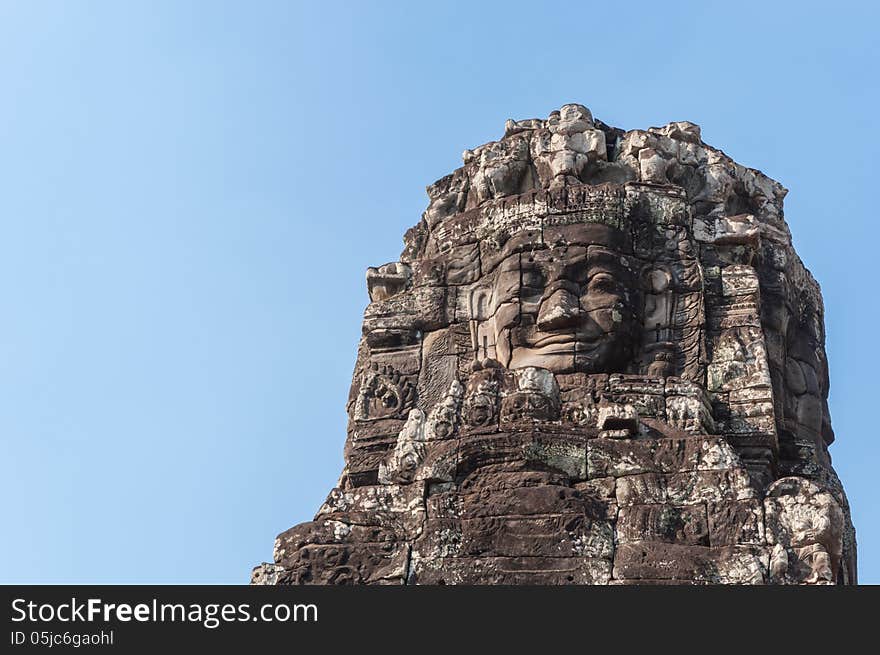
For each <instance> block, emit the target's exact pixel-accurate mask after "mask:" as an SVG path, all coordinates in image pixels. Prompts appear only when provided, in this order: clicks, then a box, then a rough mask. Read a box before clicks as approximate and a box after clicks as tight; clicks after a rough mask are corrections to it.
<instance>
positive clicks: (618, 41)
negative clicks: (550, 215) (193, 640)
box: [0, 0, 880, 583]
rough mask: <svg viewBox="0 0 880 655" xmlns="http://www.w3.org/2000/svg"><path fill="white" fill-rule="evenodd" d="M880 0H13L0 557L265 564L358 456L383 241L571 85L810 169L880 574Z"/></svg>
mask: <svg viewBox="0 0 880 655" xmlns="http://www.w3.org/2000/svg"><path fill="white" fill-rule="evenodd" d="M710 4H711V5H713V6H711V7H710V6H709V5H710ZM716 4H717V7H716V6H715V5H716ZM878 23H880V11H878V9H877V4H876V3H869V2H862V3H852V2H835V3H831V4H829V3H810V2H784V3H783V2H779V3H776V2H736V3H731V2H727V3H708V2H691V3H676V2H663V3H657V2H644V3H641V2H617V3H608V2H597V3H591V2H581V3H552V4H550V3H547V4H546V5H545V4H542V3H538V2H525V3H520V2H510V1H507V2H473V1H470V2H462V3H452V2H430V3H429V2H425V3H419V4H418V6H416V3H413V2H400V3H379V2H369V3H367V2H363V3H353V2H352V3H346V2H313V3H307V4H305V3H303V4H300V3H296V2H258V1H250V2H237V3H230V2H225V3H223V2H207V1H205V2H170V1H169V2H159V1H155V0H154V1H151V2H135V1H132V0H128V1H126V2H98V1H92V2H84V1H83V2H41V1H34V0H27V1H26V0H20V1H19V2H9V1H0V85H2V86H0V180H2V184H0V225H2V230H0V307H2V319H0V496H2V501H0V508H2V513H0V521H2V539H0V581H2V582H96V583H98V582H103V583H114V582H143V583H148V582H168V583H175V582H181V583H197V582H201V583H215V582H216V583H237V582H245V581H247V579H248V575H249V572H250V568H251V567H252V566H253V565H254V564H257V563H259V562H260V561H263V560H269V559H271V552H272V542H273V539H274V537H275V535H276V534H277V533H279V532H281V531H282V530H284V529H286V528H288V527H290V526H292V525H293V524H295V523H298V522H300V521H304V520H309V519H310V518H311V516H312V515H313V513H314V511H315V510H316V509H317V507H318V506H319V504H320V503H321V501H322V500H323V498H324V497H325V495H326V493H327V491H329V489H330V488H331V487H332V485H333V483H334V482H335V481H336V479H337V476H338V474H339V471H340V469H341V466H342V446H343V441H344V438H345V414H344V405H345V401H346V397H347V393H348V386H349V381H350V376H351V370H352V367H353V364H354V358H355V350H356V345H357V341H358V336H359V331H360V322H361V315H362V311H363V308H364V306H365V304H366V302H367V295H366V290H365V285H364V270H365V269H366V267H367V266H369V265H377V264H382V263H384V262H387V261H393V260H396V259H397V256H398V254H399V252H400V249H401V236H402V234H403V232H404V231H405V230H406V228H408V227H409V226H410V225H412V224H414V223H415V222H417V221H418V219H419V215H420V213H421V212H422V210H423V209H424V207H425V205H426V196H425V193H424V187H425V185H427V184H428V183H430V182H432V181H434V180H435V179H437V178H439V177H440V176H442V175H444V174H446V173H447V172H449V171H451V170H452V169H454V168H455V167H456V166H458V165H459V163H460V155H461V152H462V150H463V149H464V148H466V147H473V146H476V145H478V144H481V143H483V142H485V141H488V140H490V139H495V138H498V137H499V136H500V135H501V134H502V131H503V125H504V120H505V119H506V118H509V117H514V118H526V117H532V116H539V117H543V116H546V115H547V113H548V112H549V111H550V110H552V109H554V108H557V107H559V106H560V105H561V104H563V103H565V102H580V103H583V104H585V105H587V106H589V107H590V108H591V109H592V110H593V113H594V114H595V115H596V116H597V117H599V118H601V119H602V120H604V121H606V122H608V123H611V124H614V125H617V126H619V127H623V128H626V129H632V128H637V127H647V126H650V125H660V124H664V123H666V122H668V121H671V120H691V121H694V122H696V123H698V124H700V125H701V126H702V128H703V136H704V138H705V139H706V140H707V141H708V142H709V143H712V144H714V145H716V146H718V147H721V148H722V149H724V150H725V151H726V152H727V153H728V154H730V155H731V156H733V157H734V158H736V159H737V160H738V161H740V162H742V163H743V164H746V165H749V166H753V167H755V168H760V169H761V170H763V171H764V172H766V173H767V174H769V175H771V176H772V177H774V178H776V179H778V180H780V181H781V182H782V183H783V184H784V185H785V186H786V187H787V188H788V189H789V190H790V193H789V196H788V199H787V200H786V216H787V219H788V222H789V224H790V225H791V228H792V231H793V233H794V239H795V244H796V246H797V248H798V250H799V252H800V254H801V256H802V258H803V259H804V261H805V262H806V264H807V266H808V267H809V268H810V269H811V270H812V271H813V273H814V274H815V276H816V278H817V279H818V280H819V281H820V283H821V284H822V289H823V292H824V295H825V303H826V310H827V316H826V321H827V326H828V335H829V340H828V353H829V357H830V362H831V381H832V396H831V410H832V416H833V424H834V427H835V430H836V433H837V437H838V440H837V443H835V444H834V446H833V447H832V454H833V458H834V463H835V465H836V467H837V470H838V472H839V474H840V476H841V478H842V479H843V481H844V483H845V485H846V488H847V490H848V492H849V496H850V499H851V502H852V505H853V518H854V520H855V523H856V527H857V530H858V537H859V546H860V572H861V580H862V581H863V582H872V583H880V526H878V516H880V509H878V507H880V503H878V491H877V487H878V484H877V479H878V477H880V436H878V435H877V429H876V427H875V426H876V424H877V420H876V415H875V412H877V408H878V403H877V391H878V379H880V354H878V338H877V336H876V330H877V325H878V308H877V302H876V300H875V288H876V265H877V245H876V244H877V240H878V239H877V236H878V228H877V226H876V221H877V213H878V209H877V206H878V203H877V200H876V194H877V186H878V185H877V182H876V180H877V175H878V173H877V171H876V160H874V159H873V156H874V155H875V154H877V153H878V152H880V147H878V146H880V140H878V129H877V113H878V110H877V107H878V104H880V103H878V100H880V97H878V94H880V85H878V79H877V70H878V63H880V61H878V46H877V43H878V39H877V37H876V28H877V25H878Z"/></svg>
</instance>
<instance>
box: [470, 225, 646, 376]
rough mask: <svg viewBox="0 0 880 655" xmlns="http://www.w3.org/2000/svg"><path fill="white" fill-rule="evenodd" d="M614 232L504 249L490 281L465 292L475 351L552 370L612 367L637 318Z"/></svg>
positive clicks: (519, 365) (507, 362)
mask: <svg viewBox="0 0 880 655" xmlns="http://www.w3.org/2000/svg"><path fill="white" fill-rule="evenodd" d="M603 234H607V233H603ZM618 240H619V239H618V238H616V237H614V236H613V235H608V236H605V237H604V238H603V239H602V240H601V241H600V242H599V243H595V242H594V243H591V244H588V245H570V244H558V245H553V246H551V247H548V248H544V249H540V250H528V251H525V252H511V253H509V254H506V255H505V253H504V252H503V251H502V253H501V254H502V259H501V262H500V263H499V264H498V266H497V268H496V269H495V271H494V272H493V273H492V276H491V278H492V279H491V281H490V284H491V286H489V285H483V286H480V287H478V288H477V289H475V290H474V291H473V292H472V296H471V311H472V316H473V317H474V319H475V322H476V326H475V327H474V328H472V329H473V330H474V339H475V344H474V346H475V349H476V350H477V359H495V360H497V361H498V362H500V363H501V364H502V365H503V366H505V367H507V368H511V369H518V368H523V367H527V366H534V367H540V368H544V369H547V370H550V371H553V372H554V373H567V372H572V371H584V372H601V371H610V370H612V369H613V368H614V367H615V366H616V365H617V364H619V363H620V362H621V361H622V360H623V359H624V356H625V355H626V354H627V353H626V350H625V346H626V344H627V343H628V342H629V341H630V339H631V336H630V335H631V334H632V329H633V327H634V323H635V318H634V313H633V309H632V305H633V302H632V300H631V298H630V291H631V290H632V289H633V288H634V282H633V275H632V271H631V270H630V262H629V261H628V259H627V258H626V257H624V256H623V255H622V254H621V253H620V252H619V251H618V250H617V249H616V247H615V243H614V242H616V241H618ZM594 241H595V239H594ZM514 243H515V242H514Z"/></svg>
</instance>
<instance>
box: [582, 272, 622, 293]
mask: <svg viewBox="0 0 880 655" xmlns="http://www.w3.org/2000/svg"><path fill="white" fill-rule="evenodd" d="M619 286H620V285H619V284H618V282H617V280H616V279H615V277H614V276H613V275H611V274H610V273H596V274H595V275H593V277H591V278H590V284H589V288H590V290H591V291H593V290H596V291H606V292H614V291H617V289H618V288H619Z"/></svg>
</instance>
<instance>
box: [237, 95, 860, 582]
mask: <svg viewBox="0 0 880 655" xmlns="http://www.w3.org/2000/svg"><path fill="white" fill-rule="evenodd" d="M463 160H464V161H463V165H462V167H461V168H459V169H458V170H456V171H454V172H453V173H451V174H450V175H447V176H445V177H443V178H441V179H440V180H438V181H437V182H435V183H434V184H432V185H430V186H429V187H428V188H427V192H428V207H427V209H426V210H425V212H424V214H423V216H422V219H421V220H420V221H419V222H418V223H417V224H416V225H415V226H414V227H413V228H412V229H410V230H409V231H408V232H407V233H406V235H405V237H404V249H403V252H402V253H401V256H400V261H399V262H392V263H389V264H385V265H383V266H379V267H374V268H370V269H368V271H367V291H368V293H369V299H370V303H369V305H368V306H367V307H366V310H365V312H364V322H363V330H362V333H363V336H362V339H361V342H360V345H359V350H358V357H357V363H356V365H355V375H354V379H353V382H352V387H351V391H350V394H349V402H348V406H347V409H348V412H349V419H350V421H349V427H348V439H347V441H346V444H345V467H344V469H343V472H342V475H341V476H340V478H339V481H338V482H337V484H336V488H334V489H333V491H331V493H330V495H329V496H328V499H327V502H326V503H325V504H324V506H322V508H321V509H320V510H319V512H318V514H317V515H316V516H315V519H314V520H313V521H309V522H306V523H302V524H300V525H297V526H295V527H293V528H291V529H290V530H288V531H286V532H284V533H282V534H281V535H279V537H278V539H277V541H276V548H275V551H274V562H272V563H270V564H264V565H261V566H259V567H257V568H256V569H255V571H254V574H253V582H254V583H255V584H441V583H442V584H496V583H501V584H504V583H508V584H553V585H556V584H669V583H694V584H762V583H769V584H834V583H844V584H848V583H854V582H855V581H856V566H855V557H856V552H855V551H856V545H855V533H854V528H853V526H852V522H851V519H850V516H849V509H848V506H847V501H846V496H845V494H844V492H843V488H842V486H841V484H840V482H839V480H838V479H837V476H836V474H835V473H834V470H833V468H832V466H831V459H830V456H829V452H828V447H829V445H830V444H831V443H832V442H833V441H834V438H835V435H834V432H833V430H832V428H831V420H830V416H829V413H828V402H827V399H828V388H829V381H828V363H827V359H826V356H825V351H824V338H825V335H824V323H823V320H824V313H823V312H824V309H823V305H822V299H821V294H820V293H819V288H818V284H817V283H816V281H815V280H814V279H813V278H812V276H811V275H810V274H809V272H808V271H807V270H806V269H805V268H804V266H803V263H802V262H801V261H800V259H799V258H798V256H797V254H796V253H795V251H794V248H793V246H792V244H791V236H790V232H789V229H788V226H787V224H786V223H785V221H784V219H783V212H782V208H783V207H782V203H783V198H784V196H785V194H786V190H785V189H784V188H783V187H782V186H781V185H779V184H778V183H777V182H775V181H773V180H771V179H770V178H767V177H766V176H764V175H763V174H762V173H760V172H759V171H756V170H754V169H751V168H747V167H745V166H741V165H740V164H737V163H736V162H734V161H733V160H731V159H730V158H729V157H727V156H726V155H725V154H724V153H723V152H722V151H720V150H718V149H716V148H713V147H711V146H709V145H707V144H705V143H704V142H703V141H702V137H701V132H700V128H699V127H698V126H696V125H694V124H693V123H688V122H674V123H669V124H668V125H665V126H662V127H656V128H648V129H645V130H630V131H624V130H621V129H618V128H614V127H611V126H609V125H607V124H605V123H603V122H602V121H600V120H597V119H596V118H595V117H593V115H592V113H591V112H590V111H589V110H588V109H587V108H586V107H584V106H582V105H576V104H569V105H565V106H563V107H562V108H560V110H558V111H554V112H552V113H550V115H549V116H548V117H547V118H542V119H538V118H535V119H525V120H510V121H507V123H506V124H505V126H504V136H503V137H502V138H501V139H499V140H498V141H492V142H489V143H486V144H485V145H482V146H480V147H478V148H474V149H472V150H467V151H465V152H464V155H463Z"/></svg>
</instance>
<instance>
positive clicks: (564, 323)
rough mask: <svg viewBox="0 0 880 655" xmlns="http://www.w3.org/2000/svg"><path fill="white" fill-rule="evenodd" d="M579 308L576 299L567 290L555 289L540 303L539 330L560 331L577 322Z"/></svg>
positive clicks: (579, 312)
mask: <svg viewBox="0 0 880 655" xmlns="http://www.w3.org/2000/svg"><path fill="white" fill-rule="evenodd" d="M580 314H581V308H580V303H579V302H578V298H577V296H576V295H574V294H573V293H572V292H571V291H569V290H568V289H556V290H555V291H553V292H552V293H551V294H550V295H549V296H547V297H545V298H544V300H543V301H542V302H541V309H540V310H538V319H537V325H538V329H539V330H562V329H565V328H567V327H571V326H573V325H575V324H576V323H577V322H578V319H579V318H580Z"/></svg>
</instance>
